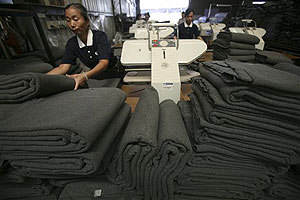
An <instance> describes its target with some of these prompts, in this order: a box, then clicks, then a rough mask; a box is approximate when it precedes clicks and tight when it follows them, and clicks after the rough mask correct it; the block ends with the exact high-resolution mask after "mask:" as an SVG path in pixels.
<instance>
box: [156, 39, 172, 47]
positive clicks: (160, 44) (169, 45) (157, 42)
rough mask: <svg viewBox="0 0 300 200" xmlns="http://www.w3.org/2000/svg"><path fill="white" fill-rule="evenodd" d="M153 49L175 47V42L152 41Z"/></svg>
mask: <svg viewBox="0 0 300 200" xmlns="http://www.w3.org/2000/svg"><path fill="white" fill-rule="evenodd" d="M152 47H175V41H174V40H152Z"/></svg>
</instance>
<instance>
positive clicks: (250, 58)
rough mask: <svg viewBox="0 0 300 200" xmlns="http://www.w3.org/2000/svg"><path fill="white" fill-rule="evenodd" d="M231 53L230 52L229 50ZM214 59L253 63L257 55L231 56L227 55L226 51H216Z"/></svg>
mask: <svg viewBox="0 0 300 200" xmlns="http://www.w3.org/2000/svg"><path fill="white" fill-rule="evenodd" d="M228 51H229V50H228ZM213 59H214V60H226V59H229V60H238V61H241V62H252V61H254V59H255V55H240V56H236V55H229V52H228V53H226V52H224V51H219V50H215V49H214V51H213Z"/></svg>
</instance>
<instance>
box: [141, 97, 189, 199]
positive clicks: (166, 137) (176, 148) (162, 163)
mask: <svg viewBox="0 0 300 200" xmlns="http://www.w3.org/2000/svg"><path fill="white" fill-rule="evenodd" d="M191 153H192V147H191V143H190V140H189V137H188V135H187V132H186V129H185V127H184V123H183V120H182V118H181V114H180V111H179V108H178V107H177V105H176V104H175V103H174V102H173V101H172V100H165V101H163V102H162V103H161V104H160V112H159V134H158V150H157V152H156V156H155V157H154V158H153V159H152V164H151V165H152V169H151V173H150V174H149V175H150V177H151V178H150V179H149V182H150V183H149V184H148V185H147V186H145V195H146V196H147V198H148V197H149V196H150V199H173V192H174V188H173V182H174V179H175V177H176V176H177V175H178V174H179V172H180V171H181V170H182V169H183V167H184V166H185V164H186V161H187V159H188V158H189V156H190V155H191ZM147 179H148V178H147ZM148 191H149V194H148Z"/></svg>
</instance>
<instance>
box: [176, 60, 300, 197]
mask: <svg viewBox="0 0 300 200" xmlns="http://www.w3.org/2000/svg"><path fill="white" fill-rule="evenodd" d="M199 70H200V73H201V77H197V78H194V79H193V84H192V89H193V93H191V94H190V101H182V102H179V104H178V105H179V107H180V110H181V113H182V116H183V119H184V122H185V125H186V128H187V131H188V133H189V136H190V138H191V141H192V144H193V149H194V153H193V155H192V156H191V158H190V159H189V160H188V163H187V165H186V166H185V168H184V169H183V171H182V172H181V173H180V174H179V175H178V178H177V179H176V182H177V183H176V185H175V186H176V187H175V188H176V189H175V191H176V192H175V197H176V199H202V198H203V199H256V198H258V197H260V196H261V195H264V192H263V191H266V189H267V188H268V187H269V186H270V185H271V184H272V181H273V179H274V178H275V177H277V176H279V175H280V174H283V173H285V172H287V170H288V169H289V168H290V166H291V165H295V164H298V163H300V145H299V144H300V128H299V123H300V117H299V111H300V88H299V76H298V75H295V74H293V73H290V72H287V71H281V70H278V69H274V68H271V67H268V66H265V65H262V64H249V63H242V62H239V61H233V60H226V61H211V62H204V63H203V66H200V67H199ZM291 191H292V192H293V190H291ZM297 194H298V193H297Z"/></svg>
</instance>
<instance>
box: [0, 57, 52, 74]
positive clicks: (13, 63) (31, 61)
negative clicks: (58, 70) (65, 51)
mask: <svg viewBox="0 0 300 200" xmlns="http://www.w3.org/2000/svg"><path fill="white" fill-rule="evenodd" d="M52 69H53V67H52V66H51V65H50V64H49V63H44V61H42V60H41V59H40V58H38V57H34V56H29V57H25V58H19V59H15V60H7V61H0V74H1V75H12V74H20V73H28V72H35V73H42V74H45V73H47V72H49V71H50V70H52Z"/></svg>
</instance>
